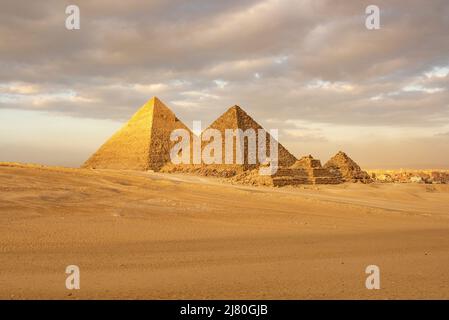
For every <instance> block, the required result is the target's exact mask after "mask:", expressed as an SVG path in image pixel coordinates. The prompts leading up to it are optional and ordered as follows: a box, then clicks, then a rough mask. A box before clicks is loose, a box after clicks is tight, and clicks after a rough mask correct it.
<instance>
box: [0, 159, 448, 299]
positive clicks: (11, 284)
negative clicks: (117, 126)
mask: <svg viewBox="0 0 449 320" xmlns="http://www.w3.org/2000/svg"><path fill="white" fill-rule="evenodd" d="M448 203H449V185H444V184H441V185H426V184H396V183H392V184H380V183H373V184H360V183H356V184H352V183H345V184H340V185H319V186H318V185H315V186H304V187H283V188H270V187H251V186H242V185H233V184H230V183H229V182H225V181H222V180H220V179H218V178H211V177H199V176H189V175H180V174H163V173H152V172H144V171H124V170H122V171H115V170H90V169H68V168H50V167H40V166H32V165H19V164H5V163H3V164H1V165H0V298H2V299H29V298H36V299H43V298H50V299H60V298H62V299H90V298H95V299H111V298H112V299H114V298H124V299H309V298H317V299H340V298H347V299H405V298H407V299H409V298H417V299H427V298H437V299H439V298H445V299H448V298H449V206H448ZM70 264H75V265H78V266H79V267H80V270H81V289H80V290H71V291H69V290H67V289H66V288H65V279H66V277H67V275H66V274H65V268H66V266H67V265H70ZM371 264H375V265H378V266H379V267H380V271H381V289H380V290H367V289H366V288H365V279H366V277H367V275H366V274H365V268H366V266H368V265H371Z"/></svg>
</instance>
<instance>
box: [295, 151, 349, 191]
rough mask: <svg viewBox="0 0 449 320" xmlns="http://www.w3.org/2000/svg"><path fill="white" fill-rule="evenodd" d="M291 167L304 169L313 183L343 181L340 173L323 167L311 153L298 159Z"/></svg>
mask: <svg viewBox="0 0 449 320" xmlns="http://www.w3.org/2000/svg"><path fill="white" fill-rule="evenodd" d="M290 168H291V169H297V170H303V171H304V173H305V174H306V175H307V177H308V181H309V183H311V184H338V183H341V182H342V180H341V178H340V176H339V175H337V174H334V173H332V172H331V171H330V170H328V169H327V168H323V167H322V166H321V161H320V160H318V159H315V158H314V157H312V155H310V154H309V155H308V156H304V157H302V158H301V159H299V160H298V161H296V162H295V164H294V165H292V166H291V167H290Z"/></svg>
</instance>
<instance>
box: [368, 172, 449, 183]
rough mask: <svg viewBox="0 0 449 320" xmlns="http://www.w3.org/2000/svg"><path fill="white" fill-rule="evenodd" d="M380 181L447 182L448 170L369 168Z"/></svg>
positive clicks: (372, 176) (448, 179)
mask: <svg viewBox="0 0 449 320" xmlns="http://www.w3.org/2000/svg"><path fill="white" fill-rule="evenodd" d="M368 172H369V174H370V175H371V178H372V179H373V180H374V181H376V182H380V183H423V184H449V170H407V169H400V170H369V171H368Z"/></svg>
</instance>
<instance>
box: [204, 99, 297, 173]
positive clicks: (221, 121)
mask: <svg viewBox="0 0 449 320" xmlns="http://www.w3.org/2000/svg"><path fill="white" fill-rule="evenodd" d="M208 129H216V130H218V131H220V132H221V136H222V163H225V130H226V129H233V130H235V129H241V130H242V131H246V130H248V129H253V130H254V131H255V133H256V141H257V142H256V145H257V144H258V140H259V135H258V130H259V129H262V130H263V132H264V133H265V135H266V137H265V139H266V140H265V141H266V150H267V156H269V155H270V137H271V136H270V134H269V133H268V132H267V131H266V130H265V129H263V128H262V126H261V125H260V124H258V123H257V122H256V121H254V120H253V119H252V118H251V117H250V116H249V115H248V114H247V113H246V112H245V111H244V110H243V109H242V108H240V107H239V106H237V105H235V106H233V107H231V108H229V109H228V110H227V111H226V112H225V113H223V114H222V115H221V116H220V117H219V118H218V119H216V120H215V121H214V122H213V123H212V124H211V125H210V126H209V127H208ZM247 143H248V141H247V139H245V148H244V158H243V159H244V163H243V164H236V161H235V160H236V145H237V144H236V138H235V137H234V139H233V155H234V163H235V164H233V165H229V164H227V165H226V167H228V168H229V167H234V168H243V169H244V170H246V169H254V168H255V167H257V166H259V165H260V162H259V159H257V161H256V164H250V163H249V161H248V144H247ZM277 144H278V166H279V167H288V166H290V165H292V164H293V163H295V161H296V158H295V157H294V156H293V155H292V154H291V153H290V152H288V151H287V149H285V148H284V147H283V146H282V145H281V144H280V143H279V142H277ZM256 158H257V157H256ZM238 171H240V170H238Z"/></svg>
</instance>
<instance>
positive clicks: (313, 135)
mask: <svg viewBox="0 0 449 320" xmlns="http://www.w3.org/2000/svg"><path fill="white" fill-rule="evenodd" d="M69 4H72V3H70V2H69V1H56V0H45V1H41V2H26V1H6V2H5V3H2V5H1V6H2V11H1V12H0V39H1V40H2V41H0V58H1V60H0V61H1V62H0V70H1V76H0V119H1V120H0V121H1V126H0V150H1V153H0V161H10V162H28V163H41V164H48V165H63V166H72V167H77V166H79V165H81V164H82V163H83V162H84V161H85V160H86V159H87V158H88V157H89V156H90V154H91V153H93V152H94V151H95V150H96V149H97V148H98V147H99V146H100V145H101V144H102V143H103V142H104V141H105V140H106V139H108V138H109V137H110V136H111V135H112V134H113V133H114V132H115V131H116V130H117V129H118V128H120V127H121V126H122V125H123V124H124V123H125V122H126V121H127V120H128V119H129V117H130V116H131V115H132V114H134V113H135V112H136V111H137V110H138V108H140V107H141V106H142V105H143V104H144V103H145V102H146V101H147V100H149V99H150V98H151V97H152V96H157V97H159V98H160V99H161V100H162V101H163V102H164V103H165V104H166V105H167V106H168V107H169V108H170V109H171V110H173V112H174V113H175V114H176V115H177V116H178V117H179V118H180V119H181V120H182V121H183V122H184V123H185V124H186V125H187V126H189V127H191V126H192V121H195V120H201V121H202V123H203V124H204V126H205V127H206V126H207V125H209V124H210V123H211V122H212V121H213V120H214V119H216V118H217V117H219V116H220V115H221V114H222V113H223V112H224V111H226V110H227V109H228V108H229V107H230V106H232V105H235V104H237V105H239V106H241V107H242V108H243V109H244V110H245V111H246V112H247V113H248V114H249V115H250V116H251V117H253V119H254V120H256V121H257V122H258V123H260V124H261V125H262V126H263V127H264V128H265V129H274V128H276V129H279V131H280V132H279V133H280V135H279V140H280V142H281V143H282V144H283V145H284V146H285V147H286V148H287V149H288V150H289V151H290V152H291V153H292V154H293V155H295V156H296V157H300V156H303V155H308V154H312V155H313V156H314V157H316V158H319V159H320V160H321V162H322V163H325V162H326V161H327V160H328V159H329V158H330V157H331V156H333V155H334V154H335V153H336V152H338V151H339V150H342V151H345V152H346V153H347V154H348V155H349V156H350V157H351V158H353V159H354V160H355V161H356V162H357V163H358V164H360V165H361V166H362V168H364V169H399V168H410V169H412V168H416V169H449V90H448V89H449V86H448V84H449V33H448V32H447V30H449V4H448V3H447V1H443V0H441V1H440V0H432V1H428V2H426V4H425V5H423V3H422V1H417V0H414V1H376V3H373V4H376V5H378V6H379V7H380V10H381V20H380V21H381V28H380V29H379V30H368V29H366V27H365V8H366V6H368V5H370V4H371V2H370V1H325V0H320V1H307V0H304V1H276V0H267V1H252V0H244V1H242V0H240V1H226V2H224V1H220V2H210V1H208V2H204V1H191V2H188V3H186V2H183V1H172V2H170V3H167V2H165V1H159V0H157V1H150V2H147V3H144V2H142V1H137V0H131V1H127V2H126V3H125V2H121V1H95V2H91V1H77V2H76V3H73V4H76V5H78V6H79V8H80V11H81V29H80V30H72V31H69V30H67V29H66V28H65V19H66V17H67V15H66V14H65V8H66V6H67V5H69Z"/></svg>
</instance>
